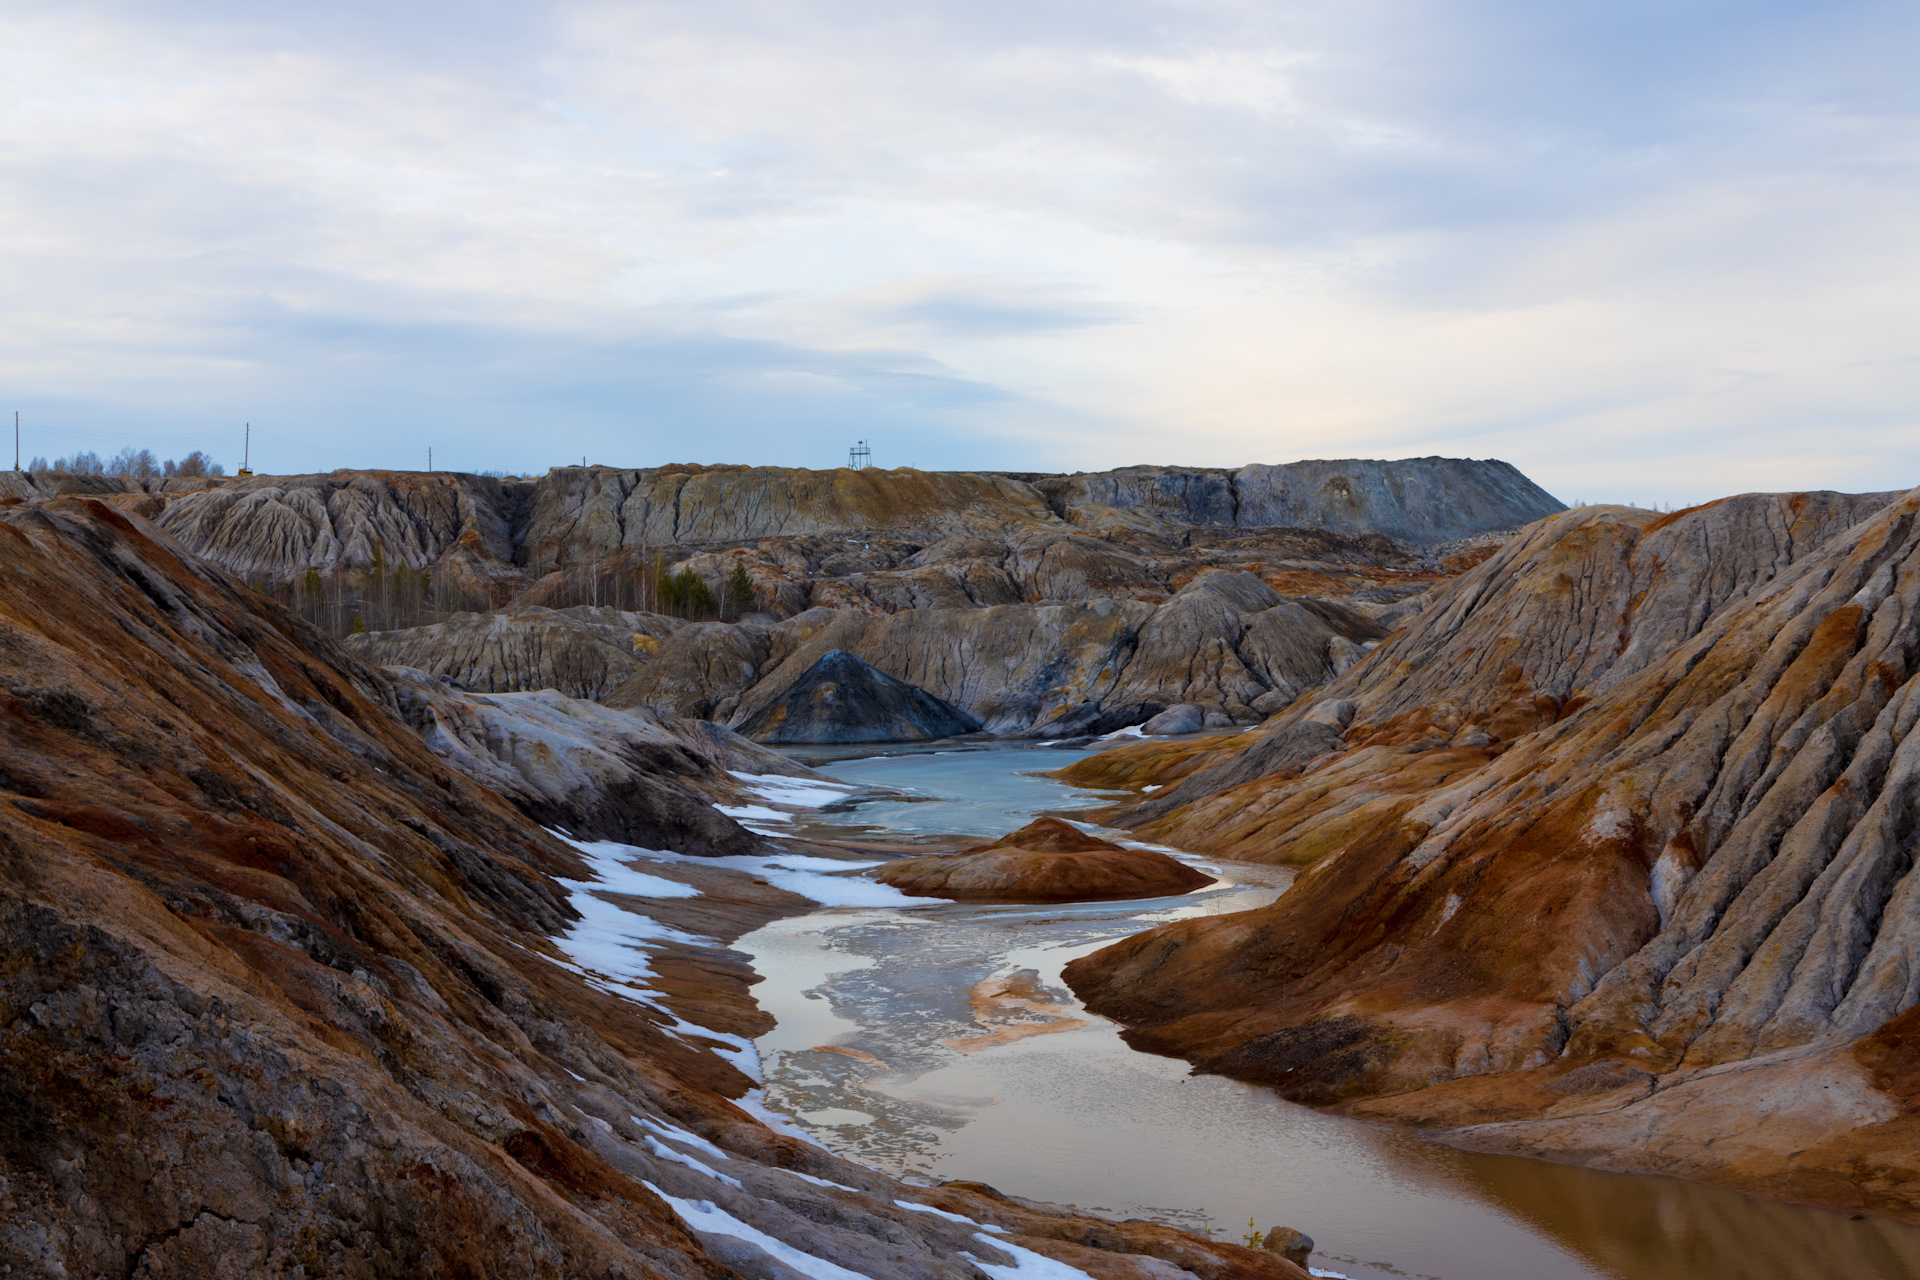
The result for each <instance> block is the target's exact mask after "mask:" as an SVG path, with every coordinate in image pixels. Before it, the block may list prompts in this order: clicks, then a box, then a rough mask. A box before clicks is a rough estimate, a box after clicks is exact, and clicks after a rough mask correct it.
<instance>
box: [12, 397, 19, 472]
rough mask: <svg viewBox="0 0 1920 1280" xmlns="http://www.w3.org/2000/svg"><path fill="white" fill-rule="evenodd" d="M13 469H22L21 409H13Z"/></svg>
mask: <svg viewBox="0 0 1920 1280" xmlns="http://www.w3.org/2000/svg"><path fill="white" fill-rule="evenodd" d="M13 469H14V470H15V471H16V472H18V471H19V470H20V411H19V410H18V409H15V410H14V411H13Z"/></svg>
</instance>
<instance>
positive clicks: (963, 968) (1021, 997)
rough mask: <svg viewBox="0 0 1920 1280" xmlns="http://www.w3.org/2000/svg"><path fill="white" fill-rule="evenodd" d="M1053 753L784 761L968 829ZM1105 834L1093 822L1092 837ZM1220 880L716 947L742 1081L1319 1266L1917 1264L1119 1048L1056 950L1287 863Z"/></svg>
mask: <svg viewBox="0 0 1920 1280" xmlns="http://www.w3.org/2000/svg"><path fill="white" fill-rule="evenodd" d="M1075 758H1077V755H1076V754H1075V753H1069V752H1061V751H1056V750H1051V749H1044V748H1039V749H1021V750H1005V749H1001V750H970V751H952V750H948V751H902V752H896V753H893V754H889V755H885V756H874V757H865V758H851V759H848V758H839V759H821V758H819V757H815V758H813V759H809V763H816V764H818V766H819V767H821V768H822V769H824V770H825V771H826V772H828V773H830V774H831V775H833V776H835V777H839V778H841V779H843V780H845V781H847V782H856V783H868V784H875V785H879V786H885V787H891V788H896V789H897V790H898V791H899V792H901V793H902V797H903V798H899V799H880V800H872V801H868V802H865V803H858V804H855V805H852V806H849V807H847V808H844V809H842V810H840V811H838V812H826V813H822V814H820V815H818V816H816V817H814V818H813V819H812V820H811V821H809V822H806V823H803V824H802V825H803V827H807V828H811V829H814V830H819V831H822V832H826V831H836V832H841V833H846V834H858V833H868V834H874V835H884V836H886V837H888V838H890V839H904V840H909V841H911V840H915V839H922V838H924V839H930V840H931V839H935V838H938V837H941V836H952V835H959V836H968V837H974V836H978V837H993V836H999V835H1003V834H1005V833H1006V832H1008V831H1011V830H1014V829H1015V828H1017V827H1019V826H1021V825H1024V823H1026V822H1027V821H1029V820H1030V819H1031V818H1032V816H1033V815H1034V814H1035V813H1038V812H1042V811H1045V810H1049V809H1060V808H1071V807H1073V806H1074V805H1076V804H1081V803H1085V802H1086V801H1087V800H1089V799H1091V798H1092V797H1090V796H1087V795H1085V794H1084V793H1077V792H1074V791H1072V790H1071V789H1069V788H1067V787H1065V786H1063V785H1061V784H1059V783H1056V782H1053V781H1052V780H1049V779H1044V778H1041V777H1038V776H1035V775H1036V774H1037V773H1039V772H1040V771H1044V770H1049V769H1054V768H1058V767H1059V766H1060V765H1062V764H1065V763H1067V762H1068V761H1070V760H1073V759H1075ZM1109 834H1113V833H1109ZM1189 860H1190V861H1193V862H1195V863H1196V864H1198V865H1201V866H1204V867H1208V868H1213V869H1216V870H1217V874H1218V875H1219V876H1220V882H1219V883H1218V884H1216V885H1214V886H1213V887H1211V888H1208V889H1203V890H1199V891H1197V892H1195V893H1193V894H1188V895H1185V896H1183V897H1179V898H1170V899H1156V900H1152V901H1146V902H1129V903H1099V904H1085V905H1073V906H1066V907H1030V906H999V907H982V906H966V905H960V904H947V905H933V906H913V907H897V908H842V909H830V910H821V911H818V912H815V913H814V914H812V915H808V916H802V917H796V918H792V919H787V920H781V921H777V922H775V923H774V924H771V925H769V926H767V927H765V928H763V929H761V930H758V931H757V932H755V933H752V934H749V935H748V936H747V937H745V938H743V939H742V940H741V941H740V942H739V943H737V944H736V945H737V946H738V947H739V948H740V949H741V950H744V951H746V952H747V953H749V954H750V955H752V956H753V957H754V963H755V967H756V969H758V971H759V972H760V973H761V974H763V975H764V976H765V979H766V980H765V981H764V982H763V983H762V984H760V985H758V986H756V987H755V988H754V992H755V996H756V998H757V999H758V1000H759V1001H760V1003H761V1005H762V1006H763V1007H764V1008H766V1009H767V1010H768V1011H769V1012H771V1013H772V1014H773V1015H774V1016H775V1017H776V1018H777V1019H778V1020H779V1025H778V1026H777V1027H776V1028H775V1030H774V1031H773V1032H771V1033H770V1034H769V1035H767V1036H766V1037H764V1038H762V1039H761V1040H760V1042H759V1048H760V1053H761V1057H762V1060H763V1063H764V1065H765V1072H766V1102H767V1105H768V1106H769V1107H770V1108H772V1109H773V1110H774V1111H776V1112H778V1113H780V1114H782V1115H784V1116H786V1117H788V1118H789V1120H790V1121H791V1122H792V1123H793V1124H794V1125H795V1126H796V1127H797V1128H799V1129H800V1130H801V1131H802V1132H804V1133H806V1134H807V1135H808V1136H810V1137H812V1138H813V1139H814V1140H815V1141H818V1142H820V1143H821V1144H822V1145H824V1146H826V1147H828V1148H830V1149H831V1150H834V1151H836V1152H838V1153H840V1154H842V1155H846V1156H849V1157H852V1158H854V1159H857V1160H861V1161H864V1162H865V1163H867V1164H870V1165H873V1166H874V1167H876V1168H880V1169H884V1170H886V1171H888V1172H891V1173H895V1174H899V1175H903V1176H906V1177H909V1178H915V1179H921V1180H925V1181H936V1180H942V1179H950V1178H970V1179H976V1180H979V1181H983V1182H987V1183H990V1184H992V1185H994V1186H996V1187H998V1188H999V1189H1001V1190H1002V1191H1006V1192H1010V1193H1013V1194H1016V1195H1021V1196H1027V1197H1031V1198H1034V1199H1040V1200H1048V1201H1053V1202H1055V1203H1059V1204H1069V1205H1075V1206H1077V1207H1079V1208H1081V1209H1083V1210H1087V1211H1091V1212H1095V1213H1099V1214H1104V1215H1107V1216H1111V1217H1115V1218H1151V1219H1155V1220H1158V1221H1164V1222H1168V1223H1170V1224H1173V1225H1177V1226H1181V1227H1185V1228H1188V1229H1190V1230H1202V1231H1206V1230H1210V1231H1211V1232H1212V1233H1213V1234H1214V1235H1216V1236H1222V1235H1224V1236H1227V1237H1230V1238H1236V1239H1237V1238H1238V1237H1240V1236H1242V1235H1244V1234H1245V1233H1246V1231H1247V1230H1248V1220H1249V1219H1250V1218H1251V1219H1252V1220H1253V1223H1254V1224H1255V1226H1256V1227H1258V1228H1259V1229H1262V1230H1264V1229H1265V1228H1267V1227H1269V1226H1274V1225H1286V1226H1292V1227H1297V1228H1299V1229H1301V1230H1303V1231H1305V1232H1307V1233H1308V1234H1309V1235H1311V1236H1313V1238H1314V1240H1315V1242H1316V1244H1317V1246H1318V1251H1317V1252H1316V1253H1315V1255H1314V1257H1313V1259H1312V1264H1313V1266H1314V1268H1315V1269H1316V1270H1318V1271H1320V1272H1322V1273H1326V1274H1338V1275H1344V1276H1348V1277H1351V1278H1352V1280H1362V1278H1365V1280H1374V1278H1375V1277H1380V1278H1385V1277H1429V1278H1432V1280H1563V1278H1564V1280H1575V1278H1579V1280H1594V1278H1598V1277H1621V1278H1623V1280H1703V1278H1708V1277H1711V1278H1714V1280H1719V1278H1726V1280H1785V1278H1787V1277H1793V1278H1795V1280H1800V1278H1803V1277H1811V1276H1834V1277H1873V1278H1875V1280H1879V1278H1881V1277H1886V1278H1888V1280H1892V1278H1894V1277H1902V1278H1906V1277H1920V1228H1914V1227H1910V1226H1906V1225H1904V1224H1901V1223H1897V1222H1893V1221H1889V1220H1886V1219H1882V1218H1877V1217H1868V1218H1855V1217H1852V1216H1850V1215H1847V1214H1842V1213H1833V1212H1828V1211H1825V1210H1820V1209H1811V1208H1805V1207H1800V1206H1793V1205H1782V1204H1776V1203H1773V1202H1769V1201H1763V1200H1758V1199H1754V1198H1751V1197H1748V1196H1743V1195H1740V1194H1737V1193H1734V1192H1728V1191H1721V1190H1718V1189H1715V1188H1712V1187H1707V1186H1702V1185H1700V1184H1697V1183H1692V1182H1686V1181H1682V1180H1679V1179H1673V1178H1660V1177H1646V1176H1636V1175H1627V1174H1614V1173H1603V1172H1599V1171H1596V1170H1591V1169H1582V1168H1576V1167H1572V1166H1565V1165H1555V1164H1547V1163H1544V1162H1541V1161H1535V1160H1525V1159H1520V1158H1516V1157H1503V1156H1485V1155H1478V1154H1472V1153H1467V1152H1461V1151H1456V1150H1454V1149H1452V1148H1450V1147H1446V1146H1442V1145H1439V1144H1437V1143H1433V1142H1429V1141H1427V1140H1425V1139H1422V1138H1421V1137H1420V1136H1419V1135H1418V1134H1416V1133H1414V1132H1412V1131H1410V1130H1406V1129H1401V1128H1395V1127H1388V1126H1379V1125H1373V1124H1368V1123H1365V1122H1361V1121H1356V1120H1350V1119H1346V1118H1344V1117H1339V1116H1328V1115H1322V1114H1320V1113H1319V1112H1316V1111H1313V1110H1310V1109H1308V1108H1305V1107H1299V1106H1295V1105H1293V1104H1291V1103H1288V1102H1286V1101H1284V1100H1283V1099H1281V1098H1279V1097H1278V1096H1277V1095H1275V1094H1273V1093H1272V1092H1270V1091H1269V1090H1266V1089H1262V1088H1258V1087H1255V1086H1250V1085H1245V1084H1240V1083H1237V1082H1235V1081H1231V1080H1224V1079H1221V1078H1218V1077H1213V1076H1194V1075H1190V1074H1189V1073H1188V1068H1187V1066H1186V1064H1185V1063H1183V1062H1179V1061H1176V1060H1173V1059H1168V1058H1158V1057H1153V1056H1151V1055H1147V1054H1141V1053H1136V1052H1134V1051H1132V1050H1130V1049H1128V1048H1127V1047H1126V1046H1125V1045H1124V1044H1123V1043H1122V1042H1121V1041H1120V1039H1119V1035H1118V1029H1117V1028H1116V1027H1115V1026H1114V1024H1112V1023H1110V1022H1107V1021H1106V1020H1105V1019H1102V1018H1099V1017H1097V1016H1094V1015H1092V1014H1089V1013H1087V1012H1086V1011H1085V1010H1084V1009H1082V1008H1081V1007H1080V1006H1079V1004H1078V1002H1077V1001H1075V1000H1074V998H1073V996H1072V993H1071V992H1070V991H1068V990H1067V988H1066V986H1065V985H1064V984H1063V983H1062V982H1061V981H1060V969H1061V967H1062V966H1063V965H1064V964H1065V963H1066V962H1067V961H1069V960H1071V959H1073V958H1074V957H1076V956H1079V955H1083V954H1086V953H1087V952H1089V951H1092V950H1095V949H1097V948H1099V947H1101V946H1104V945H1106V944H1107V943H1109V942H1111V941H1113V940H1114V939H1116V938H1119V937H1122V936H1124V935H1126V934H1128V933H1132V932H1135V931H1137V930H1139V929H1142V928H1145V927H1148V926H1149V925H1151V924H1155V923H1158V922H1161V921H1165V920H1172V919H1177V918H1181V917H1184V916H1188V915H1194V914H1200V913H1207V914H1217V913H1224V912H1230V911H1240V910H1247V909H1249V908H1251V907H1256V906H1260V905H1264V904H1265V903H1267V902H1270V901H1272V900H1273V898H1274V897H1276V896H1277V895H1278V894H1279V893H1280V892H1283V891H1284V889H1285V886H1286V884H1287V881H1288V878H1289V877H1288V873H1286V872H1285V871H1283V870H1278V869H1275V868H1271V867H1260V866H1252V865H1247V864H1238V863H1227V862H1222V861H1218V860H1212V859H1203V858H1190V859H1189Z"/></svg>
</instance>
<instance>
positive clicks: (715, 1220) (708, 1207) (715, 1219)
mask: <svg viewBox="0 0 1920 1280" xmlns="http://www.w3.org/2000/svg"><path fill="white" fill-rule="evenodd" d="M640 1185H641V1186H643V1187H645V1188H646V1189H647V1190H649V1191H651V1192H653V1194H655V1195H657V1196H659V1197H660V1198H661V1199H662V1200H665V1201H666V1202H667V1203H668V1204H670V1205H672V1206H673V1211H674V1212H675V1213H677V1214H679V1215H680V1221H682V1222H684V1223H686V1224H687V1226H688V1228H689V1229H691V1230H694V1231H702V1232H705V1233H706V1234H707V1235H710V1236H732V1237H733V1238H734V1239H736V1240H745V1241H746V1242H747V1243H748V1244H751V1245H753V1246H755V1247H756V1248H758V1249H759V1250H760V1251H761V1252H762V1253H764V1254H766V1255H767V1256H768V1257H770V1258H772V1259H774V1260H775V1261H776V1262H784V1263H786V1264H787V1265H788V1266H789V1267H792V1268H793V1269H794V1270H795V1271H798V1272H799V1273H800V1274H801V1275H803V1276H811V1277H812V1278H813V1280H869V1277H867V1276H864V1275H862V1274H860V1273H859V1272H858V1271H849V1270H847V1269H846V1268H845V1267H843V1266H841V1265H839V1264H838V1263H834V1262H828V1261H827V1260H826V1259H825V1258H816V1257H814V1256H813V1255H812V1254H810V1253H802V1252H801V1251H800V1250H798V1249H796V1248H794V1247H793V1246H792V1245H790V1244H788V1243H787V1242H786V1241H784V1240H775V1239H774V1238H773V1237H772V1236H770V1235H768V1234H767V1233H766V1232H764V1231H762V1230H760V1229H759V1228H758V1227H750V1226H748V1225H747V1224H746V1223H744V1222H742V1221H740V1219H738V1218H736V1217H734V1216H733V1215H732V1214H730V1213H728V1212H727V1211H726V1210H725V1209H722V1208H721V1207H720V1206H719V1205H717V1204H715V1203H713V1201H711V1200H682V1199H680V1198H679V1197H677V1196H670V1195H668V1194H667V1193H666V1192H664V1191H662V1190H661V1189H660V1188H658V1187H656V1186H654V1185H653V1184H652V1183H651V1182H642V1183H641V1184H640ZM1006 1274H1007V1275H1012V1274H1013V1272H1012V1271H1011V1270H1009V1271H1007V1272H1006ZM1073 1274H1074V1275H1084V1274H1085V1273H1084V1272H1079V1271H1076V1272H1074V1273H1073Z"/></svg>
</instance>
